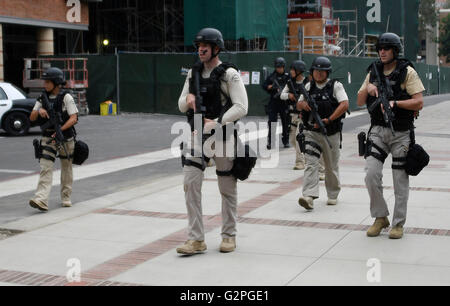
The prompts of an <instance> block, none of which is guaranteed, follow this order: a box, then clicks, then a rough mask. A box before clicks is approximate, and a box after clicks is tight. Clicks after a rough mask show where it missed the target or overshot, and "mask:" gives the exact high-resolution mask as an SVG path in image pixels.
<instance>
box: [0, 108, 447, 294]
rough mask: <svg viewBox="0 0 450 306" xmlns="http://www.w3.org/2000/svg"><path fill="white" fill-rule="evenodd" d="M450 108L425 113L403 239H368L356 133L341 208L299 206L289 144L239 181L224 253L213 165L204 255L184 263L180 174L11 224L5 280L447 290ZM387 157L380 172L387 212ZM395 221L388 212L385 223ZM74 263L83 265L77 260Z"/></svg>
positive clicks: (345, 159) (347, 138) (349, 136)
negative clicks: (422, 161)
mask: <svg viewBox="0 0 450 306" xmlns="http://www.w3.org/2000/svg"><path fill="white" fill-rule="evenodd" d="M449 112H450V101H449V102H444V103H440V104H437V105H433V106H430V107H427V108H425V110H424V111H423V112H422V114H421V116H420V119H419V120H418V121H417V122H416V126H417V136H416V139H417V142H418V143H419V144H421V145H423V147H424V148H425V149H426V150H427V152H428V153H429V154H430V155H431V162H430V165H429V166H428V167H427V168H426V169H425V170H424V171H423V172H422V173H421V174H420V175H419V176H417V177H411V179H410V182H411V192H410V199H409V208H408V218H407V222H406V225H405V227H406V228H405V235H404V237H403V239H400V240H390V239H389V238H388V235H387V231H384V232H383V233H382V235H381V236H379V237H376V238H368V237H367V236H366V233H365V232H366V230H367V228H368V226H369V225H371V224H372V222H373V219H372V218H371V217H370V213H369V197H368V194H367V190H366V187H365V185H364V176H365V173H364V165H365V161H364V159H363V158H360V157H358V155H357V141H356V135H357V133H359V131H360V130H363V129H364V130H365V131H367V129H368V125H367V126H365V127H364V128H363V129H358V130H355V131H352V132H351V133H345V134H344V140H343V149H342V151H341V164H340V171H341V183H342V192H341V194H340V197H339V203H338V205H337V206H327V205H326V200H327V197H326V193H325V187H324V185H323V183H322V184H321V197H320V198H319V199H318V200H316V201H315V208H314V210H313V211H312V212H307V211H305V210H304V209H303V208H302V207H300V206H299V205H298V204H297V200H298V197H299V196H300V195H301V187H302V179H303V171H294V170H292V167H293V165H294V149H292V148H291V149H287V150H281V151H280V163H279V166H278V167H277V168H274V169H262V168H257V169H255V170H254V172H253V174H252V175H251V176H250V179H249V180H247V181H245V182H239V183H238V198H239V216H240V217H239V224H238V236H237V249H236V251H235V252H233V253H229V254H222V253H220V252H219V244H220V241H221V238H220V227H221V220H220V214H221V205H220V195H219V190H218V186H217V179H216V175H215V168H208V169H207V171H206V180H205V182H204V184H203V213H204V215H205V226H206V229H207V231H208V233H207V235H206V244H207V246H208V250H207V252H206V253H204V254H199V255H196V256H191V257H185V256H179V255H178V254H177V253H176V252H175V248H176V247H177V246H178V245H180V244H182V243H183V242H184V241H185V240H186V238H187V234H186V225H187V216H186V207H185V203H184V193H183V187H182V175H181V170H180V172H179V173H178V174H177V175H174V176H172V177H169V178H165V179H159V180H155V181H147V182H142V184H141V185H139V186H135V187H133V188H131V189H126V190H120V191H117V192H116V193H114V194H111V195H108V196H104V197H100V198H96V199H94V200H90V201H86V202H83V203H75V205H74V206H73V207H72V208H68V209H67V208H66V209H63V208H60V209H56V210H52V211H50V212H48V213H45V214H43V213H38V212H37V213H36V214H35V215H33V216H31V217H28V218H25V219H22V220H19V221H15V222H12V223H8V224H4V225H2V226H1V227H2V228H6V229H11V230H20V231H23V233H20V234H17V235H14V236H12V237H9V238H7V239H4V240H1V241H0V285H68V284H69V285H73V284H74V283H70V282H68V279H67V276H68V275H69V276H71V275H72V276H73V275H76V274H77V273H76V272H77V271H81V282H80V283H78V284H79V285H169V286H171V285H181V286H197V285H198V286H213V285H230V286H239V285H250V286H257V285H262V286H269V285H275V286H285V285H289V286H298V285H450V183H449V173H450V172H449V171H450V157H449V154H450V141H449V140H450V127H449V126H448V124H447V117H448V115H447V114H448V113H449ZM392 185H393V184H392V174H391V158H388V159H387V161H386V163H385V169H384V186H385V191H384V194H385V198H386V199H387V201H388V203H389V208H390V211H391V213H392V211H393V204H394V203H393V201H394V190H393V188H392ZM390 219H391V217H390ZM78 264H79V265H78Z"/></svg>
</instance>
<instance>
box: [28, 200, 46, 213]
mask: <svg viewBox="0 0 450 306" xmlns="http://www.w3.org/2000/svg"><path fill="white" fill-rule="evenodd" d="M29 204H30V206H31V207H33V208H36V209H39V210H40V211H44V212H46V211H48V206H47V204H45V203H42V202H40V201H36V200H33V199H31V200H30V203H29Z"/></svg>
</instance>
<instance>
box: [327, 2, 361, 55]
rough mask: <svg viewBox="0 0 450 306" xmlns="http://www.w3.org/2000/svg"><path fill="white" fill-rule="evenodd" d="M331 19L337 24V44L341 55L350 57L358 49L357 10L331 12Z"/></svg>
mask: <svg viewBox="0 0 450 306" xmlns="http://www.w3.org/2000/svg"><path fill="white" fill-rule="evenodd" d="M332 19H337V20H338V23H339V43H338V46H339V47H340V48H341V50H342V54H343V55H346V56H351V55H352V54H353V53H355V52H357V48H358V9H357V8H355V9H354V10H333V11H332Z"/></svg>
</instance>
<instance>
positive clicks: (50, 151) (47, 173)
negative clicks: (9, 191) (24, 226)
mask: <svg viewBox="0 0 450 306" xmlns="http://www.w3.org/2000/svg"><path fill="white" fill-rule="evenodd" d="M42 79H43V80H44V89H45V91H44V92H43V94H42V96H41V97H40V98H38V100H37V101H36V104H35V106H34V108H33V111H32V112H31V115H30V120H31V121H35V120H38V119H39V120H40V121H39V122H40V123H41V126H44V125H45V124H46V123H47V121H48V120H49V118H50V117H49V113H48V111H49V110H48V109H45V105H46V103H44V96H43V95H46V97H45V98H48V102H49V105H48V106H47V107H49V106H51V107H52V108H53V109H54V110H55V112H56V113H57V114H58V117H59V118H61V122H60V124H61V131H62V134H63V136H64V141H63V143H62V144H60V145H58V146H57V145H56V143H55V141H54V137H55V132H56V131H55V130H54V129H53V128H51V127H50V128H48V129H46V130H44V131H43V132H42V139H41V140H40V145H39V147H40V149H39V150H38V151H39V152H38V156H37V157H38V158H39V164H40V167H41V171H40V175H39V183H38V187H37V191H36V193H35V195H34V197H33V198H32V199H30V202H29V204H30V206H31V207H33V208H36V209H39V210H40V211H44V212H46V211H48V198H49V195H50V191H51V187H52V183H53V164H54V162H55V160H56V158H59V159H60V160H61V201H62V206H63V207H70V206H72V202H71V199H70V197H71V194H72V183H73V175H72V155H73V152H74V147H75V142H74V136H75V128H74V125H75V124H76V123H77V122H78V109H77V107H76V105H75V101H74V99H73V97H72V96H71V95H70V94H69V93H67V92H66V91H65V90H63V88H62V86H64V85H65V84H66V82H65V79H64V73H63V72H62V71H61V69H59V68H49V69H47V70H46V71H45V72H44V73H43V75H42Z"/></svg>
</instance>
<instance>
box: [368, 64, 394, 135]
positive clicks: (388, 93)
mask: <svg viewBox="0 0 450 306" xmlns="http://www.w3.org/2000/svg"><path fill="white" fill-rule="evenodd" d="M372 66H373V68H374V69H373V70H374V72H375V77H376V81H377V89H378V98H377V99H376V100H375V102H374V103H373V104H372V105H370V107H369V108H368V110H369V113H372V112H373V110H374V109H375V107H377V106H378V107H380V104H381V105H383V109H384V112H383V120H384V122H385V123H386V125H387V126H389V128H390V129H391V132H392V135H393V136H395V133H394V127H393V125H392V121H394V119H395V115H394V112H393V111H392V108H391V105H390V103H389V97H392V88H391V86H390V85H389V84H388V83H387V82H386V77H384V78H381V77H380V73H379V72H378V68H377V65H376V63H375V62H374V63H373V64H372Z"/></svg>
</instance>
